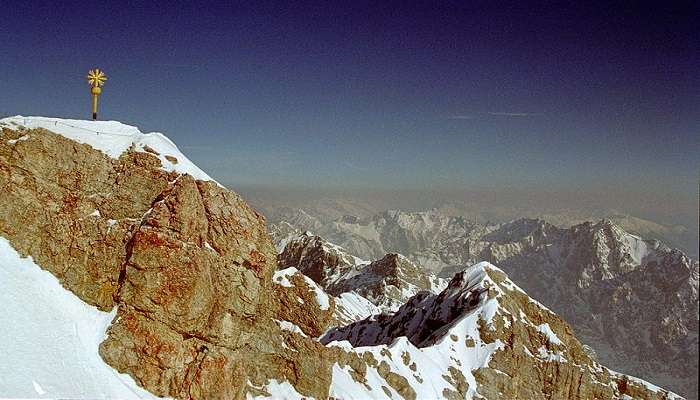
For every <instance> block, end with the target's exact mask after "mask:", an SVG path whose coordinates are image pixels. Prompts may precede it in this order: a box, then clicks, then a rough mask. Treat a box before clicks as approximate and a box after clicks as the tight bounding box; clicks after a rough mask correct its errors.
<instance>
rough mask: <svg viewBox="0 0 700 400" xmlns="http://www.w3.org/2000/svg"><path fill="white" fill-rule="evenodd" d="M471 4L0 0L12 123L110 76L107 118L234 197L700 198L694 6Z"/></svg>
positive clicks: (84, 112) (78, 109)
mask: <svg viewBox="0 0 700 400" xmlns="http://www.w3.org/2000/svg"><path fill="white" fill-rule="evenodd" d="M226 3H228V2H226ZM343 3H345V4H344V5H343ZM408 3H411V5H408ZM461 3H462V2H441V3H437V2H432V1H430V2H359V1H358V2H354V1H352V2H347V1H346V2H338V3H330V2H317V3H302V2H294V3H290V5H281V4H274V3H267V2H261V1H254V2H249V3H238V4H229V5H219V4H216V3H212V4H210V5H208V6H204V5H182V6H177V7H176V6H173V5H171V4H175V2H167V3H163V4H169V5H156V4H155V2H153V3H152V2H135V3H134V4H132V5H113V4H112V2H97V3H94V5H92V6H91V5H90V3H87V2H75V3H72V2H69V1H66V2H36V1H32V2H26V1H23V2H13V1H5V2H3V7H2V9H3V17H2V22H1V23H0V115H14V114H23V115H47V116H59V117H66V118H88V117H89V116H90V110H89V101H90V100H89V90H88V87H87V85H86V83H85V80H84V78H83V77H84V75H85V73H86V72H87V70H88V69H90V68H93V67H100V68H102V69H104V70H105V71H106V73H107V74H108V76H109V81H108V82H107V84H106V86H105V88H104V92H103V96H102V99H101V109H100V116H101V117H102V118H104V119H115V120H120V121H123V122H125V123H130V124H133V125H137V126H139V127H141V128H142V130H146V131H161V132H164V133H166V134H167V135H168V136H170V137H171V138H172V139H173V140H175V142H176V143H177V144H178V145H179V147H180V148H181V149H182V150H183V152H184V153H186V154H188V155H189V156H190V158H192V159H193V160H194V161H195V162H197V163H198V164H199V165H200V166H201V167H202V168H203V169H205V170H207V171H208V172H210V173H211V174H212V175H213V176H215V177H216V178H218V179H219V180H221V181H222V182H224V183H227V184H230V185H232V186H234V187H235V185H236V184H251V183H259V184H269V185H281V184H285V185H302V186H317V187H318V186H358V187H362V186H366V187H391V188H394V187H398V188H455V187H459V188H469V187H476V186H480V187H483V186H488V187H523V186H524V187H534V188H536V187H543V188H547V189H550V190H556V189H557V188H565V189H566V188H576V187H578V188H580V187H586V186H588V185H590V186H607V187H616V188H622V189H624V190H632V191H639V192H640V193H643V192H644V191H648V190H658V189H662V190H669V191H673V192H676V193H682V194H688V195H691V196H696V193H697V182H698V168H700V164H699V163H700V161H699V154H700V139H699V136H700V74H699V72H698V71H699V70H700V62H699V61H700V56H699V54H700V51H699V50H698V46H699V44H700V35H699V30H698V29H699V28H698V26H699V24H698V20H700V15H699V13H698V5H697V2H687V3H681V2H674V5H660V4H656V5H646V4H643V3H642V2H628V3H631V4H628V5H622V3H619V4H617V5H615V4H614V3H611V2H601V3H598V4H595V3H594V2H581V3H585V4H581V5H576V6H572V7H573V8H569V7H561V6H551V5H547V6H541V7H540V6H533V5H531V4H527V5H525V4H521V5H514V4H516V3H515V2H514V3H512V4H508V3H492V2H476V5H463V4H461ZM517 3H530V2H517ZM693 3H695V4H693ZM438 4H439V5H438Z"/></svg>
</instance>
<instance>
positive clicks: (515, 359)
mask: <svg viewBox="0 0 700 400" xmlns="http://www.w3.org/2000/svg"><path fill="white" fill-rule="evenodd" d="M401 337H407V339H408V342H410V343H402V342H401V340H405V339H402V338H401ZM338 340H347V341H349V342H350V343H352V344H353V345H354V346H381V345H389V346H388V347H386V348H385V349H384V350H383V351H384V352H379V357H381V358H380V360H382V359H384V360H389V359H391V357H392V354H394V353H395V352H396V348H397V347H398V348H401V349H402V350H403V349H405V351H403V353H401V354H402V356H401V357H402V359H403V361H404V364H405V365H407V366H410V365H411V363H412V359H414V358H420V357H423V356H433V357H442V358H443V359H445V360H448V361H447V364H448V365H447V366H446V365H440V366H436V368H437V369H438V370H439V371H438V374H440V373H442V376H441V379H442V380H444V381H445V382H446V383H447V384H446V386H445V388H444V389H443V391H442V396H443V397H445V398H464V397H465V395H466V396H469V395H471V396H477V398H481V397H478V396H483V398H487V399H515V398H518V399H520V398H522V399H525V398H527V399H545V398H557V399H583V398H586V399H593V398H596V399H611V398H622V397H624V396H632V397H633V398H645V399H664V398H673V397H674V396H673V395H672V394H670V393H668V392H666V391H663V390H660V389H659V390H657V389H655V388H653V387H649V386H647V385H646V384H644V383H643V382H641V381H637V380H634V379H633V378H629V377H626V376H622V375H620V374H617V373H614V372H612V371H610V370H608V369H607V368H605V367H603V366H601V365H600V364H598V363H597V362H596V361H595V360H593V359H591V358H590V356H588V355H587V354H586V351H585V350H584V348H583V346H582V345H581V344H580V343H579V342H578V340H576V338H575V337H574V336H573V331H572V329H571V327H569V325H568V324H566V322H564V321H563V320H562V319H561V318H559V317H558V316H557V315H556V314H554V313H552V312H551V311H549V310H548V309H547V308H545V307H544V306H542V305H541V304H539V303H537V302H535V301H533V300H532V299H530V298H529V297H528V296H527V295H526V294H525V293H524V292H523V291H522V290H520V289H519V288H518V287H517V286H515V285H514V284H513V283H512V282H511V281H510V280H509V279H507V277H506V275H505V274H504V273H503V272H502V271H500V270H498V269H497V268H495V267H493V266H492V265H489V264H487V263H482V264H479V265H475V266H473V267H471V268H470V269H468V270H466V271H464V272H460V273H458V274H456V275H455V277H454V278H453V279H452V280H451V281H450V283H449V285H448V286H447V288H446V289H445V290H444V291H443V292H441V293H440V294H437V295H436V294H430V293H427V292H423V293H421V294H418V295H416V296H415V297H413V298H412V299H411V300H410V301H409V302H408V303H406V304H405V305H404V306H402V307H401V308H400V309H399V310H398V311H397V312H396V313H395V314H394V315H391V316H388V315H379V316H373V317H371V318H368V319H366V320H363V321H359V322H356V323H354V324H351V325H348V326H346V327H339V328H334V329H332V330H331V331H329V332H328V333H327V334H326V335H325V336H324V337H323V338H322V341H323V342H324V343H331V342H334V341H338ZM433 352H435V353H437V354H434V355H433V354H432V353H433ZM438 354H440V355H441V356H439V355H438ZM376 355H377V354H375V356H376ZM465 355H466V356H465ZM413 367H414V368H413V371H414V375H413V378H416V379H417V378H421V379H419V380H418V379H417V381H416V382H414V384H415V385H416V386H415V387H414V389H416V390H423V389H424V388H423V387H421V386H422V383H423V382H425V379H424V378H425V376H423V375H424V374H427V371H425V370H423V369H421V368H420V366H418V367H416V366H415V364H414V365H413ZM438 379H440V378H438ZM411 381H413V379H409V382H411ZM430 384H431V385H433V386H439V385H440V384H441V383H440V382H437V381H435V380H433V381H431V382H430ZM442 384H443V385H444V384H445V383H442Z"/></svg>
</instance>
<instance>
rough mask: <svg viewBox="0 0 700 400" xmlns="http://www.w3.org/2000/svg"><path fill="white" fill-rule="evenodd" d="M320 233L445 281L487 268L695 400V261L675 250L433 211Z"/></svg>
mask: <svg viewBox="0 0 700 400" xmlns="http://www.w3.org/2000/svg"><path fill="white" fill-rule="evenodd" d="M308 219H309V218H305V219H300V222H304V221H307V222H308ZM292 225H294V224H292ZM315 225H316V229H317V231H318V232H319V233H320V234H321V235H324V234H328V237H326V239H329V240H331V241H333V239H330V238H334V239H335V240H337V242H335V243H338V244H340V245H342V246H344V247H346V246H347V248H349V249H350V250H349V251H350V252H351V253H352V251H353V250H358V251H366V249H368V248H371V249H373V250H371V251H370V253H372V254H374V252H375V251H376V252H382V254H383V253H384V252H389V251H399V250H400V249H401V250H405V251H406V253H405V254H406V255H407V256H408V258H409V259H410V260H411V261H413V262H415V263H417V264H418V265H422V266H428V267H436V268H444V269H443V272H442V273H441V276H443V277H444V278H449V277H451V276H452V275H453V274H454V273H455V272H458V271H460V270H461V269H463V268H464V266H465V265H471V264H472V263H474V262H477V261H480V260H487V261H490V262H492V263H494V264H496V265H498V266H499V267H501V268H503V269H504V270H505V271H507V272H508V274H509V276H511V278H512V279H513V280H514V281H515V282H516V283H517V284H518V285H520V286H522V287H523V288H524V289H526V290H527V291H528V293H530V294H532V296H533V297H535V298H537V299H539V300H540V301H542V302H543V303H545V304H547V305H548V306H549V307H551V308H552V309H553V310H554V311H556V312H557V313H558V314H560V315H561V316H562V317H563V318H565V319H566V320H567V321H569V323H571V324H572V326H573V327H574V328H575V329H576V331H577V335H578V337H579V338H580V339H581V340H582V341H584V342H585V343H587V344H589V345H591V346H593V348H594V349H595V351H596V352H597V354H598V356H599V357H600V360H601V361H602V362H604V363H605V364H606V365H609V366H610V367H612V368H614V369H617V370H620V371H623V372H625V373H630V374H633V375H636V376H641V377H644V378H646V379H649V380H651V381H653V382H656V383H660V384H662V385H664V386H666V387H670V388H672V389H673V390H675V391H677V392H679V393H681V394H684V395H686V396H687V397H688V398H691V399H696V398H697V392H698V379H697V374H698V332H699V330H698V325H699V324H698V307H697V304H698V262H697V261H694V260H691V259H689V258H688V257H686V256H685V255H684V254H683V253H682V252H680V251H679V250H675V249H670V248H668V247H667V246H665V245H663V244H661V243H660V242H658V241H655V240H649V241H645V240H642V239H640V238H639V237H637V236H635V235H631V234H629V233H627V232H625V231H624V230H622V229H621V228H620V227H619V226H617V225H616V224H613V223H611V222H610V221H602V222H599V223H590V222H589V223H582V224H579V225H576V226H573V227H570V228H558V227H556V226H554V225H551V224H549V223H547V222H545V221H542V220H534V219H520V220H516V221H512V222H509V223H503V224H499V225H484V226H480V225H477V224H473V223H470V222H469V221H466V220H465V219H464V218H459V217H447V216H443V215H439V214H437V213H432V212H423V213H406V212H385V213H382V214H378V215H376V216H374V217H371V218H364V219H344V220H338V221H335V222H333V223H327V224H320V222H318V221H316V222H315ZM299 227H301V228H304V226H303V225H300V226H299ZM360 242H361V243H365V244H364V245H362V246H356V244H357V243H360ZM356 254H359V255H364V254H363V253H356ZM632 315H634V316H635V317H634V318H631V317H630V316H632Z"/></svg>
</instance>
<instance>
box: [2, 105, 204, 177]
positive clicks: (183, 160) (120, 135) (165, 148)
mask: <svg viewBox="0 0 700 400" xmlns="http://www.w3.org/2000/svg"><path fill="white" fill-rule="evenodd" d="M0 129H9V130H14V131H24V130H30V129H46V130H47V131H50V132H52V133H56V134H59V135H61V136H63V137H66V138H68V139H70V140H73V141H75V142H78V143H82V144H87V145H89V146H91V147H92V148H94V149H96V150H99V151H101V152H102V153H104V154H106V155H108V156H109V157H111V158H114V159H117V158H119V157H120V156H121V155H122V154H124V153H125V152H126V151H128V150H133V151H137V152H148V153H151V154H153V155H155V156H156V157H158V159H159V160H160V162H161V168H163V169H164V170H166V171H174V172H177V173H181V174H189V175H192V177H194V178H195V179H199V180H205V181H213V179H212V178H211V177H210V176H209V175H207V174H206V173H205V172H204V171H202V170H201V169H199V167H197V166H196V165H195V164H194V163H193V162H191V161H190V160H189V159H188V158H187V157H185V155H184V154H182V153H181V152H180V150H179V149H178V148H177V146H176V145H175V143H173V141H172V140H170V139H169V138H168V137H167V136H165V135H164V134H162V133H160V132H151V133H143V132H141V131H140V130H139V129H138V128H137V127H135V126H131V125H126V124H123V123H121V122H118V121H89V120H78V119H64V118H52V117H36V116H35V117H24V116H21V115H16V116H14V117H7V118H3V119H0ZM23 137H24V136H23ZM25 140H26V139H25Z"/></svg>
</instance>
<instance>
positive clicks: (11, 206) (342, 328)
mask: <svg viewBox="0 0 700 400" xmlns="http://www.w3.org/2000/svg"><path fill="white" fill-rule="evenodd" d="M0 130H1V134H0V187H2V190H1V191H0V252H1V253H0V269H1V270H2V272H1V274H2V278H3V279H2V280H0V285H2V290H0V301H1V302H2V304H3V312H2V313H0V339H2V343H4V345H3V347H2V350H3V352H2V354H3V355H4V357H3V360H2V362H1V363H0V364H1V365H2V371H3V373H2V374H0V397H15V398H17V397H22V398H115V397H117V398H142V397H149V396H153V397H171V398H177V399H244V398H246V399H249V398H276V399H278V398H279V399H282V398H284V399H301V398H316V399H323V398H343V399H345V398H357V399H366V398H376V399H399V398H403V399H409V400H414V399H422V398H449V399H453V398H462V399H477V398H478V399H481V398H486V399H506V398H542V399H544V398H556V399H576V398H601V399H628V398H640V399H672V398H677V396H676V395H674V394H673V393H670V392H668V391H667V390H665V389H661V388H659V387H656V386H654V385H652V384H650V383H648V382H645V381H642V380H640V379H637V378H633V377H631V376H627V375H623V374H619V373H617V372H613V371H611V370H610V369H608V368H606V367H604V366H603V365H601V364H600V363H599V362H597V361H596V360H595V359H594V358H593V357H592V356H591V355H590V354H589V353H588V352H586V350H585V348H584V347H583V346H582V345H581V344H580V343H579V342H578V340H577V339H576V338H575V336H574V334H573V330H572V329H571V327H569V326H568V325H567V323H566V322H564V320H562V319H561V318H560V317H558V316H557V315H556V314H555V313H553V312H552V311H549V310H548V309H547V308H546V307H544V306H543V305H541V304H540V303H538V302H537V301H535V300H533V299H532V298H530V297H529V296H528V295H527V294H525V292H524V291H522V290H521V289H519V288H518V287H517V286H516V285H515V284H514V283H513V282H512V281H510V279H509V278H508V277H507V275H506V274H505V273H504V272H503V271H501V270H499V269H498V268H497V267H495V266H493V265H491V264H489V263H487V262H483V263H479V264H476V265H474V266H471V267H469V268H466V269H464V270H463V271H459V272H457V273H456V274H455V275H454V277H451V278H450V279H449V283H447V281H442V280H440V279H439V278H437V277H434V276H426V275H421V273H420V272H421V270H420V268H419V267H418V266H417V265H415V264H414V263H412V262H411V261H409V260H408V259H406V258H404V257H402V256H399V255H398V254H390V255H387V256H382V257H378V258H377V259H376V261H374V262H371V263H365V262H362V261H360V260H358V259H356V258H354V257H352V256H348V255H347V254H343V253H345V252H344V251H343V250H342V249H341V248H339V247H337V246H332V245H330V244H328V243H327V242H324V241H322V239H320V238H315V237H313V236H310V235H304V237H302V238H298V240H296V241H288V242H287V243H286V244H285V248H287V247H289V248H290V252H289V253H288V254H287V256H289V257H288V258H286V257H281V258H280V260H289V264H295V265H296V266H297V267H298V269H297V268H295V267H294V266H291V265H282V266H278V263H277V252H276V251H275V247H274V246H273V243H272V241H271V239H270V236H269V234H268V231H267V228H266V221H265V219H264V217H263V216H262V215H261V214H259V213H258V212H257V211H255V210H254V209H252V208H251V207H250V206H249V205H248V204H247V203H246V202H245V201H244V200H243V199H242V198H241V197H240V196H238V195H237V194H236V193H234V192H232V191H230V190H227V189H226V188H224V187H222V186H221V185H219V184H217V183H216V182H214V181H212V180H211V178H209V177H208V176H207V175H206V174H205V173H204V172H202V171H201V170H199V169H198V168H197V167H196V166H195V165H194V164H192V163H191V162H190V161H188V160H187V159H186V157H185V156H184V155H183V154H182V153H180V152H179V151H178V150H177V147H175V145H174V144H173V143H172V142H171V141H169V140H168V139H167V138H166V137H165V136H164V135H162V134H143V133H141V132H139V131H138V130H137V129H136V128H134V127H129V126H126V125H123V124H120V123H118V122H93V121H78V120H61V119H56V118H43V117H12V118H6V119H0ZM294 246H297V247H296V250H294V251H293V249H294V248H295V247H294ZM331 255H332V257H331ZM309 256H310V257H311V260H312V261H313V262H310V263H305V259H306V258H307V257H309ZM318 260H320V261H318ZM319 263H320V264H319ZM326 263H327V264H328V265H326ZM300 271H305V272H307V273H308V274H309V276H306V275H304V274H303V273H302V272H300ZM586 271H588V269H587V270H586ZM314 274H316V275H314ZM594 276H597V275H595V274H594ZM316 282H321V283H322V284H324V285H326V286H328V288H329V291H332V292H333V293H330V294H329V293H326V291H325V290H324V287H325V286H320V285H318V284H317V283H316ZM331 288H332V289H331ZM394 289H396V290H397V291H395V292H393V290H394ZM425 289H428V290H425ZM384 293H387V295H386V296H385V295H384ZM391 293H394V294H395V295H392V294H391ZM414 293H415V294H414ZM365 295H366V296H367V297H365ZM409 296H410V297H409ZM387 297H388V299H389V300H390V301H387ZM404 298H407V299H406V302H405V304H403V305H401V306H399V307H397V304H398V303H399V302H401V301H402V299H404ZM392 310H395V311H393V312H392ZM363 328H364V329H363ZM51 338H53V340H51Z"/></svg>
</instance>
